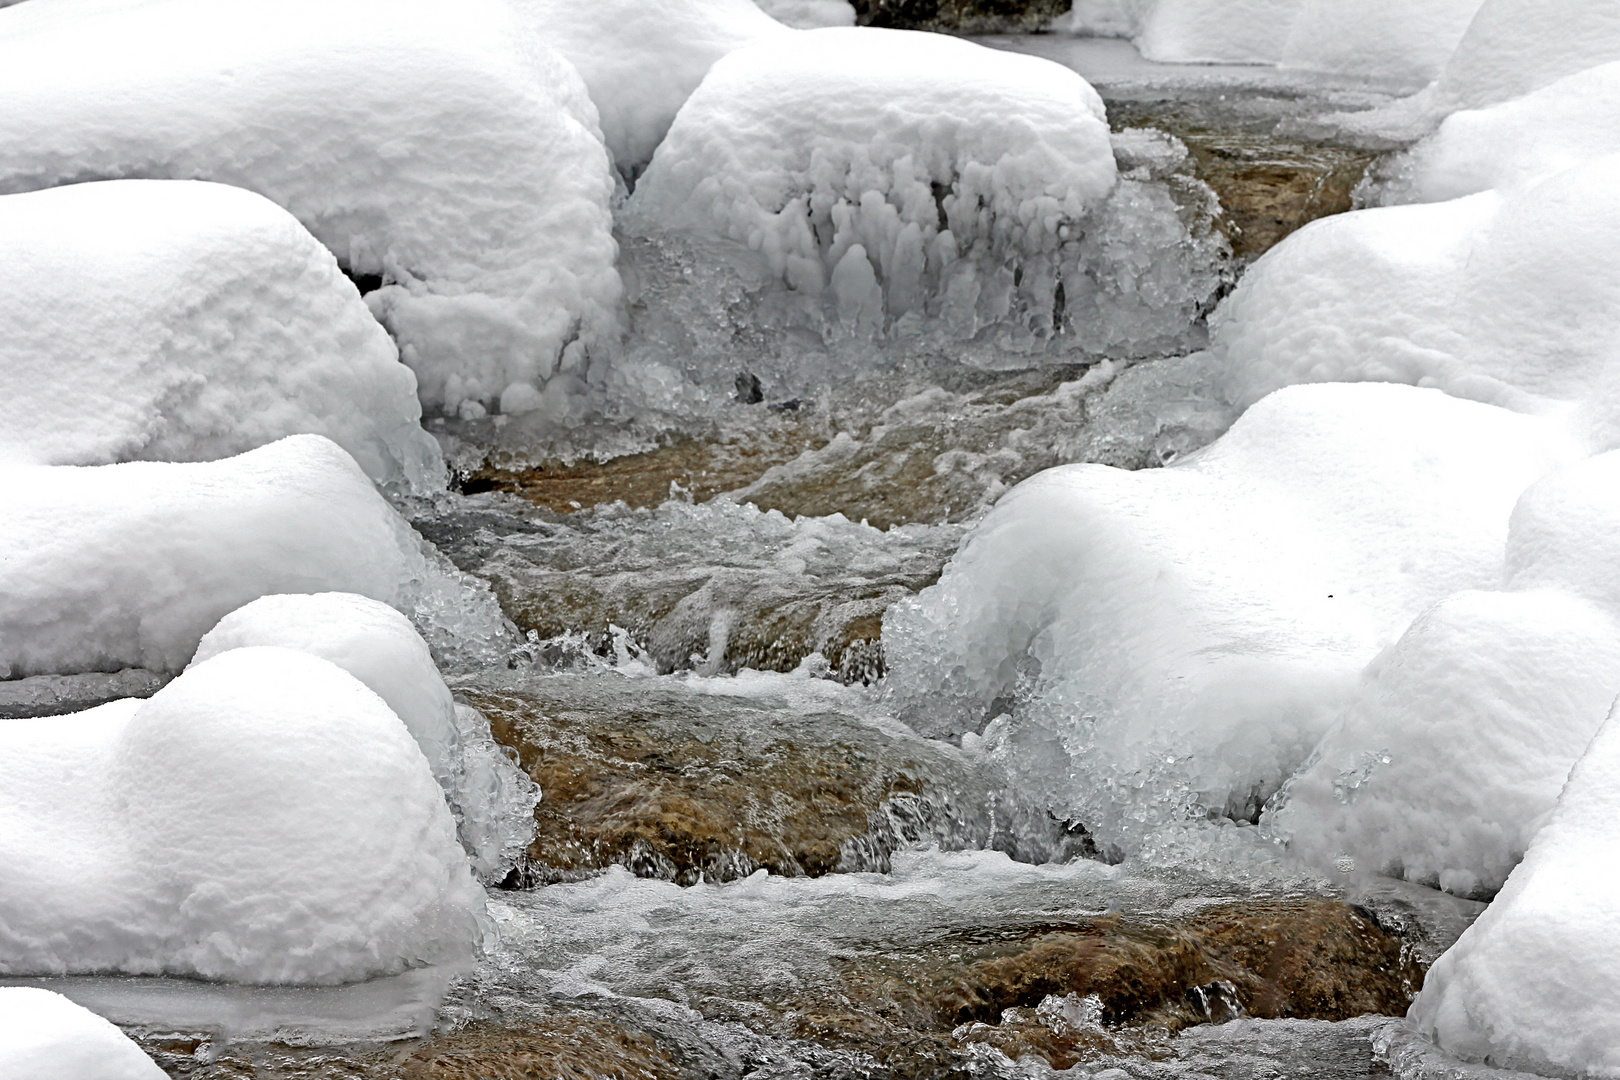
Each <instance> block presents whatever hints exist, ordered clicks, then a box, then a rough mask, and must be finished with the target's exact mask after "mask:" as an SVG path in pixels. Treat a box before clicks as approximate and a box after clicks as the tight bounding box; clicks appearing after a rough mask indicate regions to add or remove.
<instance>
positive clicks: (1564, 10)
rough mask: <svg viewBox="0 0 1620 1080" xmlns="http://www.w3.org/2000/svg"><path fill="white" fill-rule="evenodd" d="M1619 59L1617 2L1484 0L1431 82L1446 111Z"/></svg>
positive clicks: (1497, 98)
mask: <svg viewBox="0 0 1620 1080" xmlns="http://www.w3.org/2000/svg"><path fill="white" fill-rule="evenodd" d="M1612 60H1620V7H1616V6H1615V5H1614V4H1612V3H1609V2H1607V0H1485V3H1484V4H1482V5H1480V7H1479V11H1478V13H1477V14H1476V15H1475V16H1474V19H1473V22H1471V23H1470V24H1469V25H1468V32H1467V33H1466V34H1464V35H1463V38H1462V40H1461V42H1459V43H1458V45H1457V49H1456V52H1454V53H1453V54H1452V56H1451V59H1450V60H1448V61H1447V63H1446V66H1445V70H1444V71H1443V72H1441V74H1440V79H1439V82H1438V85H1437V86H1436V88H1435V89H1436V92H1437V94H1436V97H1437V102H1438V103H1439V104H1440V105H1441V106H1442V107H1444V108H1446V109H1448V110H1449V109H1460V108H1478V107H1479V106H1481V105H1489V104H1491V103H1492V102H1497V101H1507V100H1508V99H1510V98H1516V97H1519V96H1520V95H1522V94H1527V93H1529V92H1530V91H1532V90H1536V89H1539V88H1541V87H1543V86H1547V85H1550V84H1552V83H1554V82H1557V81H1558V80H1559V79H1562V78H1564V77H1565V76H1566V75H1573V74H1575V73H1576V72H1578V71H1584V70H1586V69H1587V68H1590V67H1596V66H1597V65H1599V64H1606V63H1609V62H1610V61H1612Z"/></svg>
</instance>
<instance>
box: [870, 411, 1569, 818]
mask: <svg viewBox="0 0 1620 1080" xmlns="http://www.w3.org/2000/svg"><path fill="white" fill-rule="evenodd" d="M1579 454H1580V450H1579V448H1578V447H1577V446H1575V445H1574V444H1573V441H1572V440H1570V439H1569V438H1568V437H1567V436H1566V435H1565V434H1564V433H1563V432H1562V431H1561V429H1560V428H1559V427H1558V426H1557V425H1556V423H1554V422H1553V421H1550V420H1547V419H1542V418H1535V417H1527V416H1522V415H1519V414H1516V413H1513V412H1509V411H1507V410H1504V409H1500V408H1497V407H1494V406H1489V405H1483V404H1480V403H1477V402H1469V401H1461V400H1458V399H1455V398H1451V397H1448V396H1446V395H1444V394H1441V393H1440V392H1438V391H1435V390H1425V389H1416V388H1411V387H1403V386H1388V385H1371V384H1369V385H1332V386H1311V387H1294V388H1290V389H1288V390H1284V391H1280V392H1278V393H1276V394H1273V395H1271V396H1270V397H1268V398H1266V399H1264V400H1263V401H1261V402H1259V403H1258V404H1256V405H1255V406H1253V407H1252V408H1250V409H1249V410H1248V412H1247V413H1245V414H1244V415H1243V416H1242V417H1241V418H1240V419H1239V420H1238V422H1237V423H1236V424H1235V425H1234V426H1233V427H1232V428H1231V430H1230V431H1228V432H1227V434H1226V435H1224V436H1223V437H1222V438H1221V439H1219V440H1217V441H1216V442H1215V443H1213V444H1212V445H1210V446H1209V447H1207V448H1206V449H1204V450H1202V451H1200V452H1198V453H1196V454H1193V455H1189V456H1188V457H1186V458H1183V459H1181V460H1180V461H1178V462H1177V463H1176V464H1174V465H1172V466H1170V467H1168V468H1164V469H1156V470H1148V471H1142V472H1127V471H1123V470H1119V469H1113V468H1109V467H1106V466H1101V465H1072V466H1065V467H1061V468H1056V469H1050V470H1047V471H1046V472H1043V473H1040V474H1038V475H1037V476H1035V477H1033V478H1032V479H1030V480H1027V481H1025V482H1024V483H1023V484H1021V485H1019V486H1018V487H1017V488H1014V489H1013V491H1011V492H1010V493H1009V494H1008V495H1006V496H1005V497H1003V499H1002V500H1001V502H1000V503H998V504H997V506H996V507H995V509H994V510H993V511H991V513H990V514H989V515H988V516H987V517H986V518H985V519H984V520H983V521H982V522H981V523H980V524H979V525H978V526H976V527H975V528H974V530H973V532H972V533H971V534H970V535H969V538H968V539H967V540H966V541H965V542H964V544H963V546H962V548H961V550H960V551H959V552H958V553H957V555H956V557H955V558H954V559H953V560H952V561H951V563H950V564H949V565H948V566H947V567H946V570H945V572H944V574H943V576H942V577H941V579H940V582H939V584H938V585H936V586H933V587H932V588H930V589H927V590H925V591H924V592H923V593H921V594H920V595H919V596H918V597H917V598H916V599H915V600H914V601H911V602H908V603H905V604H902V605H899V606H897V607H896V608H894V609H891V611H890V613H889V615H888V616H887V618H886V619H885V625H884V633H883V641H884V647H885V651H886V653H887V656H888V658H889V662H890V664H891V672H890V676H889V681H890V683H891V685H892V687H893V693H894V694H895V696H896V698H897V701H896V704H897V707H898V708H899V709H900V715H901V716H902V717H903V718H905V719H907V720H908V722H910V723H912V724H913V725H914V726H916V727H918V728H919V729H920V730H923V731H924V732H925V733H927V734H931V735H943V734H950V733H954V732H964V731H967V732H973V731H977V730H978V729H980V728H981V727H983V726H984V725H985V724H986V723H987V722H990V721H994V722H993V723H991V724H990V727H989V728H988V729H986V730H985V732H984V737H983V739H982V742H980V743H979V744H978V745H980V746H981V748H982V749H984V750H986V751H988V752H991V753H994V754H996V755H998V756H1000V757H1002V758H1003V759H1004V760H1005V761H1006V762H1007V764H1008V765H1009V767H1010V768H1012V770H1013V772H1014V775H1015V776H1017V777H1020V778H1021V781H1020V782H1023V783H1026V784H1028V785H1029V786H1031V787H1033V788H1036V789H1039V790H1042V791H1043V792H1044V793H1045V794H1046V795H1047V796H1048V797H1049V798H1050V799H1051V801H1052V802H1053V803H1054V805H1055V806H1056V808H1057V809H1058V810H1059V811H1060V812H1062V813H1064V814H1068V815H1070V816H1072V817H1074V818H1076V819H1077V820H1080V821H1082V822H1084V823H1085V825H1086V827H1087V828H1089V829H1091V830H1093V832H1094V833H1095V834H1097V835H1099V836H1101V837H1102V838H1104V839H1107V840H1111V841H1117V842H1122V843H1124V844H1126V845H1127V846H1129V845H1130V844H1131V843H1132V842H1135V841H1139V840H1140V839H1141V838H1142V837H1143V835H1144V834H1145V833H1146V832H1148V831H1150V830H1151V829H1152V828H1153V827H1154V826H1155V824H1156V823H1161V822H1168V821H1173V820H1176V819H1177V818H1178V817H1180V816H1183V815H1186V814H1193V815H1199V816H1201V815H1202V814H1203V813H1204V812H1206V811H1213V812H1217V813H1220V812H1226V813H1230V814H1233V815H1234V816H1238V817H1245V818H1250V819H1252V818H1253V816H1254V815H1255V814H1256V813H1258V810H1259V807H1260V804H1261V803H1262V802H1263V801H1264V800H1265V799H1266V798H1267V797H1268V796H1269V795H1270V794H1271V793H1272V792H1273V791H1275V790H1276V789H1277V788H1278V786H1279V785H1280V784H1281V783H1282V782H1283V781H1284V780H1285V779H1286V778H1287V777H1288V776H1290V775H1291V774H1292V773H1293V772H1294V771H1295V770H1296V769H1297V768H1299V767H1300V765H1302V764H1303V763H1304V762H1305V760H1306V758H1307V756H1308V755H1309V754H1310V752H1311V750H1312V748H1313V747H1314V746H1315V745H1316V744H1317V742H1318V740H1319V739H1320V738H1321V737H1322V735H1323V734H1324V732H1325V731H1326V730H1327V729H1328V727H1329V726H1330V724H1331V723H1332V721H1333V720H1334V718H1335V716H1336V715H1337V713H1338V711H1339V709H1340V708H1341V706H1343V705H1344V704H1345V703H1346V702H1347V700H1349V698H1350V697H1351V695H1352V694H1353V692H1354V690H1355V688H1356V685H1357V680H1358V676H1359V674H1360V672H1361V670H1362V668H1363V667H1364V666H1365V665H1366V664H1367V663H1368V662H1369V661H1370V660H1371V659H1372V658H1373V657H1374V656H1375V655H1377V654H1378V652H1379V651H1380V650H1382V649H1383V648H1385V647H1387V646H1388V645H1390V644H1392V643H1393V642H1395V641H1396V639H1397V638H1399V636H1400V635H1401V634H1402V632H1403V631H1405V629H1406V628H1407V625H1408V624H1409V623H1410V622H1411V620H1412V619H1413V618H1414V617H1415V616H1417V615H1418V614H1419V613H1420V612H1422V611H1423V610H1424V609H1425V608H1427V607H1428V606H1429V605H1431V604H1433V603H1434V602H1436V601H1438V600H1440V599H1442V598H1444V597H1446V596H1449V595H1451V594H1453V593H1456V592H1460V591H1462V590H1465V589H1480V588H1491V587H1493V586H1495V585H1496V584H1497V583H1498V581H1499V575H1500V568H1501V565H1502V551H1503V543H1504V540H1505V538H1506V535H1507V529H1508V520H1509V513H1510V511H1511V510H1512V508H1513V506H1514V502H1515V500H1516V499H1517V498H1518V496H1519V494H1520V493H1521V492H1522V491H1523V490H1524V489H1525V488H1526V487H1527V486H1528V485H1529V484H1530V483H1531V482H1533V481H1534V480H1535V479H1537V478H1538V477H1539V476H1541V475H1542V474H1544V473H1545V472H1547V471H1548V470H1549V469H1551V468H1553V467H1555V466H1557V465H1560V464H1562V463H1565V462H1567V461H1570V460H1574V459H1575V458H1577V457H1578V456H1579ZM1002 714H1008V715H1007V716H1005V717H1003V716H1002Z"/></svg>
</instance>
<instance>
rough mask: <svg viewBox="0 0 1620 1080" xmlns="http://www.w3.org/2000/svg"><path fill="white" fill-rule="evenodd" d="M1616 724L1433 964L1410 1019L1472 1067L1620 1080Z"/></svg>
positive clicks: (1619, 726)
mask: <svg viewBox="0 0 1620 1080" xmlns="http://www.w3.org/2000/svg"><path fill="white" fill-rule="evenodd" d="M1617 856H1620V720H1617V719H1616V718H1615V716H1613V715H1611V716H1610V717H1609V719H1608V721H1607V722H1606V723H1605V724H1604V725H1603V727H1602V730H1600V731H1599V732H1598V734H1597V737H1596V738H1594V739H1593V740H1592V743H1591V746H1590V747H1589V748H1588V749H1587V750H1586V752H1585V754H1584V756H1582V757H1581V759H1580V761H1579V763H1578V764H1576V765H1575V768H1574V770H1573V771H1572V772H1571V773H1570V775H1569V782H1568V784H1567V785H1566V786H1565V787H1564V790H1563V795H1562V796H1561V797H1560V798H1559V800H1558V806H1557V809H1556V810H1555V811H1554V812H1553V814H1552V816H1551V819H1550V820H1549V821H1548V822H1547V825H1546V827H1545V828H1543V829H1542V830H1541V831H1540V832H1539V833H1537V834H1536V837H1535V840H1534V841H1533V842H1532V843H1531V845H1530V850H1529V852H1528V853H1527V854H1526V855H1525V858H1524V861H1523V862H1522V863H1520V864H1519V866H1518V868H1517V869H1515V870H1514V871H1513V874H1512V876H1511V877H1509V878H1508V882H1507V885H1506V886H1505V887H1504V888H1503V889H1502V891H1501V893H1500V894H1498V895H1497V897H1496V899H1495V901H1494V902H1492V904H1491V906H1490V907H1488V908H1486V909H1485V911H1484V913H1483V914H1481V915H1480V917H1479V919H1478V920H1477V921H1476V922H1475V923H1474V924H1473V925H1472V926H1470V927H1469V928H1468V929H1467V930H1466V931H1465V932H1464V933H1463V935H1462V937H1461V938H1459V939H1458V940H1457V943H1456V944H1455V945H1453V946H1452V947H1451V948H1450V949H1449V950H1447V952H1446V953H1445V954H1444V955H1442V956H1441V957H1440V959H1439V960H1438V961H1436V962H1435V964H1434V966H1433V967H1432V968H1430V970H1429V973H1428V977H1427V978H1426V979H1425V980H1424V984H1423V992H1422V993H1421V994H1419V995H1418V998H1417V1000H1416V1001H1415V1002H1414V1003H1413V1005H1412V1009H1411V1012H1410V1014H1409V1015H1410V1017H1411V1022H1412V1023H1414V1024H1416V1025H1417V1027H1418V1029H1419V1030H1420V1031H1422V1032H1424V1033H1425V1034H1426V1035H1428V1036H1429V1037H1430V1038H1431V1039H1433V1040H1434V1041H1435V1042H1436V1043H1438V1044H1439V1045H1440V1046H1441V1047H1442V1048H1444V1049H1445V1050H1447V1051H1449V1052H1451V1053H1452V1054H1455V1055H1457V1056H1458V1057H1462V1058H1465V1059H1468V1060H1472V1061H1488V1062H1489V1063H1490V1064H1492V1065H1497V1066H1505V1067H1508V1068H1514V1069H1523V1070H1528V1071H1534V1072H1537V1073H1540V1074H1542V1075H1548V1076H1579V1077H1617V1076H1620V907H1617V906H1616V905H1615V902H1614V898H1615V894H1616V892H1617V891H1620V857H1617Z"/></svg>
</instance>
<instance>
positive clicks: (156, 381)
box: [0, 180, 444, 494]
mask: <svg viewBox="0 0 1620 1080" xmlns="http://www.w3.org/2000/svg"><path fill="white" fill-rule="evenodd" d="M0 342H3V344H0V357H3V359H4V362H3V363H0V400H4V401H5V402H6V409H5V410H4V414H3V415H0V461H12V462H26V463H30V464H36V465H102V464H108V463H110V462H114V461H127V460H131V459H137V458H140V459H146V460H158V461H196V460H211V459H214V458H221V457H229V456H230V455H232V454H237V453H240V452H242V451H244V450H250V449H252V448H254V447H256V446H261V445H263V444H265V443H268V442H273V441H275V440H276V439H279V438H281V437H282V436H284V435H293V434H299V433H304V432H314V433H317V434H321V435H325V436H327V437H328V438H330V439H332V440H333V441H335V442H336V443H337V444H338V445H340V446H342V447H343V448H344V449H345V450H347V451H348V452H349V453H350V454H351V455H353V457H354V458H355V460H356V461H357V462H359V463H360V466H361V468H363V469H364V470H365V472H366V475H368V476H370V477H371V478H372V480H374V481H376V482H377V483H379V484H383V485H385V486H387V487H389V488H392V489H395V490H399V491H402V492H409V493H415V494H427V493H429V492H431V491H433V490H435V489H442V488H443V486H444V466H443V464H442V463H441V461H440V458H439V449H438V446H437V445H436V444H435V443H434V441H433V439H432V437H431V436H429V435H428V434H427V433H426V432H424V431H423V430H422V428H421V425H420V423H419V421H420V419H421V413H422V410H421V406H420V405H419V404H418V402H417V400H416V379H415V377H414V376H413V375H412V374H411V372H410V369H409V368H406V367H405V366H403V365H402V364H400V363H399V358H398V353H397V352H396V350H395V348H394V344H393V342H391V341H390V340H389V339H388V335H387V334H386V333H385V332H384V331H383V329H382V328H381V327H380V326H378V325H377V322H376V320H375V319H373V318H372V317H371V313H370V312H369V311H368V310H367V309H366V306H365V304H364V303H363V302H362V301H361V299H360V295H359V293H357V292H356V291H355V288H354V286H353V285H352V284H350V283H349V282H348V281H347V280H345V279H344V277H343V275H342V273H341V272H340V271H339V270H338V266H337V263H336V261H335V260H334V259H333V258H332V255H331V254H330V253H329V252H328V251H326V249H324V248H322V247H321V246H320V244H318V243H317V242H316V241H315V239H314V238H313V237H312V236H310V235H309V233H308V232H306V231H305V230H304V228H303V226H301V225H299V224H298V222H297V220H296V219H294V218H293V217H292V216H291V215H290V214H288V213H287V212H286V211H285V210H282V209H281V208H279V207H277V206H276V205H275V204H274V203H271V202H270V201H269V200H267V199H264V198H262V197H261V196H258V195H255V194H253V193H251V192H248V191H243V190H241V189H240V188H233V187H227V186H225V185H222V184H208V183H196V182H185V181H155V180H118V181H110V182H106V183H92V184H74V185H72V186H69V187H64V188H57V189H54V190H49V191H39V192H31V193H28V194H22V195H7V196H3V197H0Z"/></svg>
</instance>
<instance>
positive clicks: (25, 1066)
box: [0, 986, 167, 1080]
mask: <svg viewBox="0 0 1620 1080" xmlns="http://www.w3.org/2000/svg"><path fill="white" fill-rule="evenodd" d="M0 1075H4V1076H5V1077H6V1080H165V1077H166V1075H167V1074H166V1073H164V1071H163V1070H162V1069H160V1068H158V1067H157V1063H156V1062H154V1061H153V1060H152V1059H151V1058H149V1057H147V1056H146V1055H145V1054H143V1053H142V1052H141V1048H140V1047H138V1046H136V1045H135V1044H134V1043H133V1042H131V1041H130V1039H129V1036H127V1035H125V1034H124V1033H123V1032H122V1031H119V1030H118V1029H117V1028H116V1027H114V1026H113V1025H112V1024H109V1023H108V1022H107V1021H105V1020H103V1019H102V1018H101V1017H99V1016H97V1015H96V1014H95V1013H93V1012H91V1011H90V1010H89V1009H86V1008H83V1007H82V1006H79V1005H75V1004H74V1003H73V1002H71V1001H69V1000H68V999H67V998H65V997H63V996H62V995H61V994H55V993H52V992H51V991H49V990H38V989H35V988H34V987H31V986H4V987H0Z"/></svg>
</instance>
